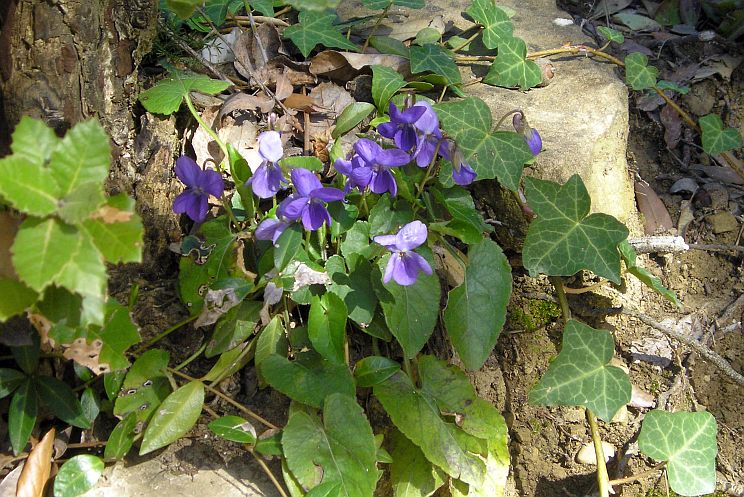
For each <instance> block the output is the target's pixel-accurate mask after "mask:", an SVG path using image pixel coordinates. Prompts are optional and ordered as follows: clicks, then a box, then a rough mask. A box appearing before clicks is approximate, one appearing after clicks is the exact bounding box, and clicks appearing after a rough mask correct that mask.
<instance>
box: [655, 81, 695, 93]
mask: <svg viewBox="0 0 744 497" xmlns="http://www.w3.org/2000/svg"><path fill="white" fill-rule="evenodd" d="M656 88H658V89H659V90H669V91H673V92H677V93H679V94H680V95H687V94H688V93H690V87H689V86H684V85H681V84H679V83H677V82H676V81H667V80H666V79H660V80H659V81H658V82H657V83H656Z"/></svg>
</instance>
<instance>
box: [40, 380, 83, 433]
mask: <svg viewBox="0 0 744 497" xmlns="http://www.w3.org/2000/svg"><path fill="white" fill-rule="evenodd" d="M36 391H37V392H38V393H39V397H40V398H41V400H42V402H44V404H46V406H47V407H49V409H50V410H51V411H52V413H54V415H55V416H57V417H58V418H59V419H61V420H62V421H64V422H65V423H69V424H71V425H72V426H77V427H78V428H83V429H88V428H90V427H91V424H90V421H88V419H86V417H85V415H84V414H83V407H82V406H81V405H80V401H79V400H78V398H77V397H76V396H75V393H74V392H73V391H72V388H70V387H69V386H68V385H67V384H66V383H64V382H62V381H60V380H58V379H57V378H54V377H52V376H39V377H38V378H37V379H36Z"/></svg>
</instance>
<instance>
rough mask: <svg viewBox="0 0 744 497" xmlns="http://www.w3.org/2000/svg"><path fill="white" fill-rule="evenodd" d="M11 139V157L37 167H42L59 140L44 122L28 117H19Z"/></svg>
mask: <svg viewBox="0 0 744 497" xmlns="http://www.w3.org/2000/svg"><path fill="white" fill-rule="evenodd" d="M12 139H13V143H11V145H10V150H11V151H12V152H13V156H14V157H16V158H20V159H23V160H25V161H27V162H30V163H31V164H35V165H38V166H44V164H45V163H46V162H47V161H48V160H49V157H51V155H52V151H53V150H54V148H55V147H56V146H57V145H58V144H59V140H60V139H59V138H58V137H57V135H55V134H54V131H53V130H52V128H50V127H49V126H47V125H46V124H45V123H44V121H40V120H38V119H34V118H32V117H29V116H23V117H21V120H20V122H19V123H18V124H17V125H16V127H15V130H14V131H13V135H12ZM4 180H5V176H3V181H4Z"/></svg>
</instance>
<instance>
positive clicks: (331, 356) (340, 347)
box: [307, 292, 348, 364]
mask: <svg viewBox="0 0 744 497" xmlns="http://www.w3.org/2000/svg"><path fill="white" fill-rule="evenodd" d="M347 313H348V311H347V310H346V304H344V301H343V300H341V298H340V297H338V295H336V294H334V293H330V292H328V293H324V294H323V295H322V296H320V297H318V296H313V298H312V302H311V304H310V311H309V313H308V316H307V334H308V337H309V338H310V342H311V343H312V344H313V348H314V349H315V350H316V351H317V352H318V353H319V354H320V355H321V356H323V357H324V358H325V359H327V360H329V361H331V362H336V363H338V364H343V363H344V343H345V342H346V318H347Z"/></svg>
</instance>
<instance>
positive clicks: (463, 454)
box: [373, 371, 486, 485]
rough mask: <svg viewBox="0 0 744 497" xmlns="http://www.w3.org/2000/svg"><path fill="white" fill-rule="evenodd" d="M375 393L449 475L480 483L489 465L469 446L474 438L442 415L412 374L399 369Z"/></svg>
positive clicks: (396, 421)
mask: <svg viewBox="0 0 744 497" xmlns="http://www.w3.org/2000/svg"><path fill="white" fill-rule="evenodd" d="M373 389H374V394H375V397H377V399H378V400H379V401H380V403H381V404H382V406H383V407H384V408H385V411H387V413H388V414H389V415H390V418H391V419H392V420H393V423H394V424H395V426H396V427H397V428H398V429H399V430H400V431H401V432H402V433H403V434H404V435H405V436H406V437H408V438H409V439H410V440H411V441H412V442H413V443H414V444H416V445H417V446H418V447H419V448H420V449H421V451H422V452H423V453H424V455H425V456H426V458H427V459H428V460H429V461H431V462H432V463H434V464H436V465H437V466H439V467H440V468H441V469H443V470H444V471H445V472H446V473H447V474H448V475H450V476H452V477H454V478H459V479H461V480H463V481H465V482H467V483H469V484H472V485H480V484H481V483H482V482H483V478H484V476H485V473H486V466H485V464H484V463H483V461H481V460H480V458H479V457H478V456H476V455H475V454H473V453H471V451H470V450H469V448H471V444H472V443H473V440H472V439H471V438H470V436H469V435H467V434H465V433H464V432H462V431H461V430H460V429H459V428H458V427H457V426H456V425H454V424H452V423H447V422H445V421H444V420H443V419H442V418H441V417H440V415H439V410H438V409H437V407H436V404H435V402H434V399H432V398H431V397H430V396H429V395H428V394H426V393H424V392H422V391H420V390H417V389H416V388H415V387H414V386H413V383H411V380H410V378H409V377H408V376H407V375H406V374H405V373H403V372H402V371H398V372H397V373H395V374H393V375H392V376H391V377H390V378H388V379H387V380H385V381H383V382H382V383H379V384H377V385H375V386H374V387H373Z"/></svg>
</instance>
